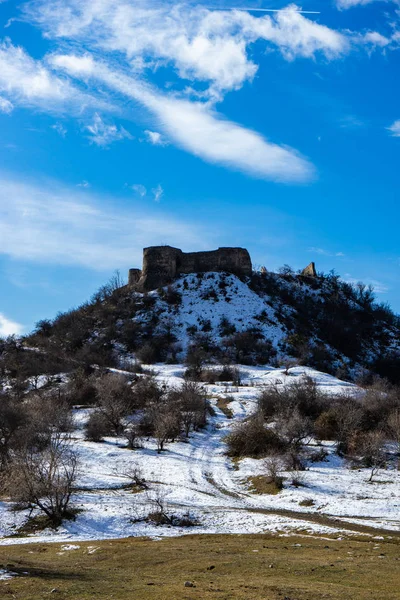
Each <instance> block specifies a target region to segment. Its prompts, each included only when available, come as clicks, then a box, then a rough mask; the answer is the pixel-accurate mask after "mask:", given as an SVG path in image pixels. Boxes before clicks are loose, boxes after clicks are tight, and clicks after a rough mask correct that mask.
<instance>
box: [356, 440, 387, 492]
mask: <svg viewBox="0 0 400 600" xmlns="http://www.w3.org/2000/svg"><path fill="white" fill-rule="evenodd" d="M349 451H350V453H351V455H352V456H356V455H358V456H360V457H361V462H362V464H363V466H364V467H367V468H370V469H371V473H370V477H369V479H368V481H372V480H373V478H374V476H375V475H376V474H377V473H378V471H379V470H380V469H382V468H383V467H384V466H385V463H386V452H385V436H384V434H383V432H382V431H368V432H366V433H360V434H359V435H358V436H356V437H355V440H354V442H353V443H352V444H349Z"/></svg>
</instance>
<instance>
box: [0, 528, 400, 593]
mask: <svg viewBox="0 0 400 600" xmlns="http://www.w3.org/2000/svg"><path fill="white" fill-rule="evenodd" d="M61 546H62V544H59V543H58V544H27V545H20V546H5V547H0V568H1V567H2V566H7V567H8V568H9V569H10V570H12V571H14V572H17V573H20V574H21V576H20V577H17V578H15V579H12V580H9V581H0V597H1V598H5V599H7V598H10V599H11V598H16V599H18V600H41V599H43V598H47V597H48V595H49V594H50V593H51V592H52V590H56V591H55V592H53V594H54V598H57V599H58V600H89V599H91V600H92V599H96V598H99V599H102V600H109V599H111V598H113V599H115V600H128V599H129V600H136V599H137V600H139V599H140V600H191V599H198V600H210V599H217V598H218V599H220V600H245V599H246V600H283V598H287V599H288V600H317V599H318V600H321V599H322V598H324V599H325V600H367V599H369V600H372V599H373V600H395V599H398V590H399V587H400V569H399V542H398V540H395V539H393V540H388V539H385V540H384V541H382V540H379V541H378V542H377V541H373V540H371V538H370V537H369V538H365V539H361V538H360V539H350V540H333V539H332V540H329V541H328V540H326V539H325V538H324V539H319V538H312V537H308V538H304V537H284V538H280V537H273V536H270V535H242V536H237V535H230V536H222V535H215V536H205V535H197V536H194V535H190V536H187V537H181V538H169V539H164V540H162V541H151V540H148V539H139V538H138V539H133V538H131V539H126V540H107V541H103V542H88V543H79V546H80V548H79V549H78V550H72V551H67V552H64V553H61V554H59V553H60V552H62V550H61ZM90 546H92V547H93V546H95V547H97V548H98V549H97V551H95V552H94V553H90V552H89V550H88V547H90ZM23 573H27V574H25V575H23ZM185 581H190V582H193V583H194V585H195V587H191V588H186V587H185V586H184V583H185ZM53 594H52V595H53Z"/></svg>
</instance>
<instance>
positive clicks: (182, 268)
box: [128, 246, 252, 291]
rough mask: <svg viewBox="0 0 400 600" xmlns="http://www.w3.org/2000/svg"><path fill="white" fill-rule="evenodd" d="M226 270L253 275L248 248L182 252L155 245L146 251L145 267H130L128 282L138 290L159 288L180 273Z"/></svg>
mask: <svg viewBox="0 0 400 600" xmlns="http://www.w3.org/2000/svg"><path fill="white" fill-rule="evenodd" d="M207 271H225V272H227V273H233V274H234V275H238V276H239V277H242V276H250V275H251V273H252V265H251V259H250V255H249V253H248V251H247V250H245V249H244V248H218V250H212V251H210V252H182V250H179V248H173V247H172V246H151V247H150V248H144V250H143V267H142V270H140V269H130V270H129V280H128V285H130V286H135V288H136V289H137V290H140V291H149V290H155V289H157V288H159V287H162V286H164V285H168V284H169V283H171V282H172V281H174V279H176V278H177V277H179V276H180V275H187V274H188V273H206V272H207Z"/></svg>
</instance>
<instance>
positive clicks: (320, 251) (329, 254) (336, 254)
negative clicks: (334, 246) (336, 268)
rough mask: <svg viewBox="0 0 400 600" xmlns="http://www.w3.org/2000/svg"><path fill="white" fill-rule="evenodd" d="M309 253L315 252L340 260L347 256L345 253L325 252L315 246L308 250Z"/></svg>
mask: <svg viewBox="0 0 400 600" xmlns="http://www.w3.org/2000/svg"><path fill="white" fill-rule="evenodd" d="M308 251H309V252H313V253H314V254H320V255H321V256H331V257H338V258H343V257H344V256H346V255H345V254H344V252H329V251H328V250H324V249H323V248H316V247H315V246H311V247H310V248H309V249H308Z"/></svg>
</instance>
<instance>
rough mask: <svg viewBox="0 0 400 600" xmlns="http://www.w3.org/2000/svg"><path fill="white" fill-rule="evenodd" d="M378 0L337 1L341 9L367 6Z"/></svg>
mask: <svg viewBox="0 0 400 600" xmlns="http://www.w3.org/2000/svg"><path fill="white" fill-rule="evenodd" d="M377 1H378V0H336V6H337V7H338V8H341V9H347V8H353V7H354V6H366V5H367V4H372V2H377ZM380 1H381V2H394V3H395V4H398V1H397V0H380Z"/></svg>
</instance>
